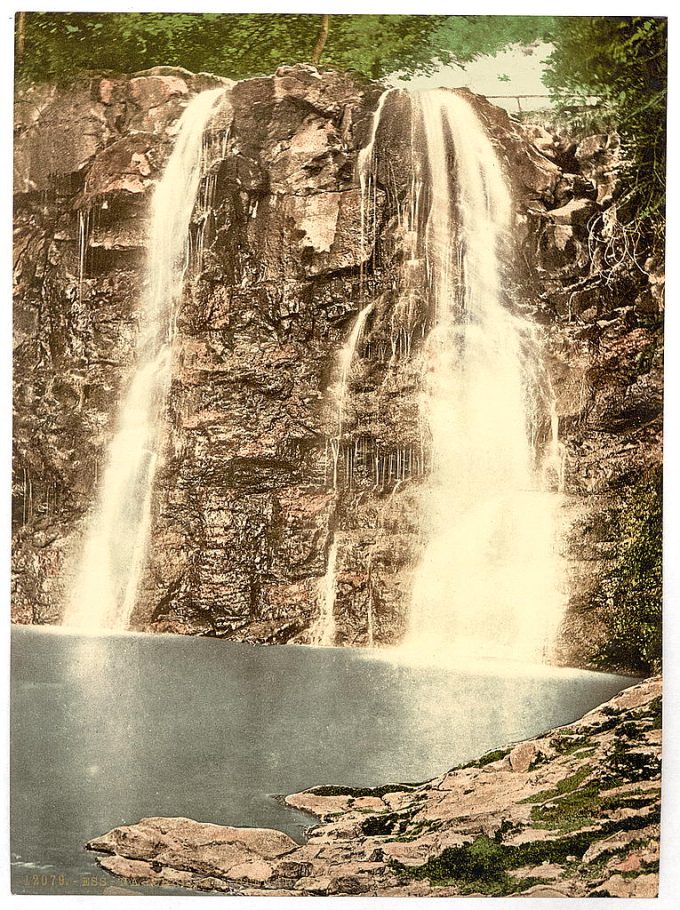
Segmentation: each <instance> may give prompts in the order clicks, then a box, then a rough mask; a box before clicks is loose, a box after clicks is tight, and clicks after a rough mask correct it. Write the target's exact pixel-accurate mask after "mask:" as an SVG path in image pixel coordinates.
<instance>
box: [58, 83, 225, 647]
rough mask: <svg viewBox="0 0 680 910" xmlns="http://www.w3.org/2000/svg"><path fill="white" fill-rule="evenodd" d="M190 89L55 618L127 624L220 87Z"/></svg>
mask: <svg viewBox="0 0 680 910" xmlns="http://www.w3.org/2000/svg"><path fill="white" fill-rule="evenodd" d="M224 91H225V90H224V89H223V88H218V89H210V90H209V91H206V92H202V93H201V94H200V95H197V96H196V97H195V98H193V99H192V100H191V101H190V103H189V104H188V105H187V107H186V109H185V111H184V113H183V114H182V116H181V118H180V120H179V122H178V127H177V139H176V141H175V146H174V148H173V151H172V153H171V155H170V158H169V160H168V163H167V165H166V168H165V171H164V173H163V177H162V179H161V180H160V182H159V183H158V185H157V187H156V190H155V192H154V195H153V201H152V213H151V226H150V232H149V258H148V265H147V288H146V292H145V297H144V302H143V306H142V309H141V314H140V329H139V335H138V338H137V359H136V368H135V372H134V374H133V376H132V380H131V382H130V385H129V387H128V389H127V392H126V393H125V395H124V397H123V399H122V401H121V405H120V411H119V415H118V427H117V430H116V433H115V435H114V437H113V439H112V441H111V444H110V447H109V452H108V461H107V465H106V468H105V470H104V473H103V475H102V480H101V486H100V490H99V496H98V501H97V504H96V507H95V510H94V512H93V514H92V516H91V519H90V523H89V527H88V529H87V532H86V537H85V544H84V549H83V553H82V557H81V562H80V566H79V568H78V572H77V575H76V578H75V582H74V585H73V589H72V591H71V595H70V599H69V602H68V604H67V607H66V611H65V614H64V621H63V623H64V625H68V626H73V627H78V628H82V629H88V630H90V631H93V632H97V631H106V630H111V631H124V630H125V629H127V627H128V624H129V621H130V616H131V614H132V610H133V608H134V605H135V600H136V597H137V591H138V588H139V583H140V580H141V574H142V570H143V568H144V564H145V558H146V550H147V544H148V536H149V530H150V518H151V496H152V489H153V480H154V475H155V471H156V465H157V461H158V451H159V447H160V436H161V431H162V415H163V408H164V404H165V400H166V396H167V391H168V387H169V383H170V367H171V360H172V342H173V337H174V331H175V326H174V323H175V316H176V308H177V304H178V302H179V300H180V297H181V294H182V289H183V283H184V274H185V271H186V267H187V257H188V246H189V224H190V221H191V215H192V211H193V208H194V203H195V200H196V195H197V193H198V188H199V183H200V179H201V161H202V147H203V133H204V130H205V128H206V126H207V125H208V123H209V121H210V119H211V117H212V116H213V114H214V113H215V112H216V110H217V107H218V105H219V103H220V100H221V99H222V97H223V95H224Z"/></svg>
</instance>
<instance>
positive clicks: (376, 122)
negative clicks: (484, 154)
mask: <svg viewBox="0 0 680 910" xmlns="http://www.w3.org/2000/svg"><path fill="white" fill-rule="evenodd" d="M391 91H392V89H388V90H387V91H385V92H383V94H382V95H381V96H380V99H379V100H378V106H377V107H376V110H375V112H374V114H373V122H372V125H371V133H370V136H369V140H368V143H367V144H366V146H365V147H364V148H362V149H361V150H360V152H359V154H358V156H357V174H358V176H359V187H360V191H361V215H360V218H361V224H360V244H361V262H362V275H363V268H364V257H365V250H366V241H367V237H368V234H369V230H368V218H369V214H370V212H371V211H372V212H373V214H375V210H376V199H375V192H376V185H375V141H376V137H377V134H378V128H379V126H380V118H381V116H382V112H383V108H384V105H385V101H386V100H387V98H388V96H389V94H390V92H391ZM373 306H374V304H373V303H369V304H367V305H366V306H365V307H363V309H361V310H360V311H359V314H358V315H357V318H356V319H355V321H354V324H353V326H352V329H351V331H350V333H349V336H348V338H347V341H346V342H345V344H344V345H343V346H342V348H341V349H340V352H339V354H338V359H337V374H338V381H337V383H336V384H335V385H334V386H333V388H332V393H333V398H334V400H335V433H334V435H333V436H332V437H330V439H329V441H328V445H329V448H330V455H331V462H332V467H333V489H334V490H336V491H337V489H338V463H339V459H340V449H341V447H342V433H343V424H344V420H345V409H346V406H347V398H348V395H349V380H350V375H351V370H352V364H353V362H354V356H355V354H356V350H357V346H358V344H359V342H360V340H361V337H362V334H363V331H364V328H365V326H366V320H367V319H368V317H369V316H370V314H371V312H372V310H373ZM329 534H330V545H329V547H328V553H327V557H326V574H325V575H324V577H323V578H322V579H321V583H320V584H319V593H318V597H319V606H320V610H319V617H318V619H317V621H316V623H315V624H314V625H313V626H312V628H311V630H310V641H311V643H312V644H314V645H320V646H326V647H328V646H331V645H333V644H334V642H335V615H334V611H335V598H336V587H337V561H338V542H337V539H336V536H335V532H334V531H333V530H330V532H329ZM369 623H370V620H369ZM369 634H370V633H369Z"/></svg>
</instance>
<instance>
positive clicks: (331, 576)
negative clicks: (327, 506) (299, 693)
mask: <svg viewBox="0 0 680 910" xmlns="http://www.w3.org/2000/svg"><path fill="white" fill-rule="evenodd" d="M337 562H338V542H337V540H336V538H335V535H333V537H332V539H331V544H330V546H329V548H328V557H327V565H326V574H325V575H324V577H323V578H322V579H321V583H320V585H319V600H320V602H321V610H320V612H319V618H318V619H317V621H316V622H315V624H314V625H313V626H312V628H311V629H310V642H311V644H313V645H318V646H320V647H322V648H323V647H325V648H331V647H333V645H334V644H335V590H336V567H337Z"/></svg>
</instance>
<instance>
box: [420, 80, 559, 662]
mask: <svg viewBox="0 0 680 910" xmlns="http://www.w3.org/2000/svg"><path fill="white" fill-rule="evenodd" d="M416 105H417V112H418V115H419V119H420V121H421V123H422V131H423V135H424V151H425V164H426V169H427V171H428V172H429V181H430V197H431V201H430V208H429V214H428V215H427V220H426V225H425V234H424V244H425V248H426V257H427V272H428V276H429V288H430V295H431V302H432V314H433V315H432V320H433V323H432V328H431V330H430V332H429V334H428V336H427V339H426V344H425V351H424V371H423V375H424V388H423V393H422V402H421V419H422V422H423V425H424V429H425V432H426V433H427V434H429V438H430V445H431V453H432V469H431V474H430V477H429V479H428V483H427V486H426V492H425V493H424V501H423V518H422V527H421V530H422V537H423V552H422V556H421V559H420V562H419V565H418V566H417V567H416V570H415V575H414V584H413V595H412V604H411V611H410V627H409V630H408V633H407V637H406V641H405V646H406V647H407V648H412V649H414V650H417V651H418V652H419V653H420V654H421V655H425V654H427V655H431V654H432V653H433V652H442V651H443V652H446V654H448V655H449V656H451V655H465V656H469V657H480V656H481V657H485V656H494V657H511V658H513V659H518V660H541V659H544V658H545V657H547V656H549V652H550V646H551V643H552V640H553V637H554V635H555V634H556V631H557V626H558V624H559V621H560V619H561V615H562V597H561V576H560V564H559V559H558V557H557V555H556V553H555V524H556V508H557V507H558V504H559V499H558V496H557V495H556V494H555V493H553V492H550V491H547V490H545V489H543V487H542V484H541V473H542V472H541V471H540V470H538V469H537V468H536V462H537V460H538V459H537V456H536V453H535V451H534V448H533V446H532V444H531V420H532V415H533V414H534V412H535V410H536V401H537V400H538V399H541V398H542V397H545V390H542V389H539V388H536V387H535V382H534V380H533V377H534V376H535V375H536V370H535V369H534V362H535V360H536V358H540V357H541V351H540V343H539V336H538V333H537V330H536V327H535V326H534V325H533V324H532V323H530V322H529V321H528V320H525V319H523V318H521V317H520V316H518V315H515V314H514V313H513V312H512V310H511V309H510V308H509V306H508V302H509V301H508V299H507V298H508V294H507V292H506V289H505V281H504V266H505V265H506V264H509V263H511V261H512V256H513V250H512V230H513V204H512V196H511V191H510V187H509V183H508V180H507V178H506V176H505V175H504V172H503V167H502V165H501V162H500V161H499V159H498V156H497V155H496V152H495V150H494V147H493V144H492V141H491V139H490V138H489V136H488V134H487V132H486V128H485V127H484V125H483V123H482V122H481V120H480V118H479V117H478V115H477V114H476V112H475V110H474V108H473V106H472V105H471V104H470V103H469V102H468V101H467V100H466V99H465V98H464V97H463V96H462V95H460V94H457V93H454V92H451V91H446V90H436V91H433V92H427V93H423V94H421V95H420V96H417V101H416ZM556 433H557V426H556V424H555V422H554V421H553V440H554V441H553V443H552V445H553V447H556V446H557V444H558V443H557V438H556Z"/></svg>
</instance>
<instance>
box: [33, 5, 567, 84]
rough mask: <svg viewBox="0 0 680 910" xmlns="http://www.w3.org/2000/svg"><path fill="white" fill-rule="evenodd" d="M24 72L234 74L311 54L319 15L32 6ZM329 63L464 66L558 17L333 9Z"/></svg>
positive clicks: (378, 67)
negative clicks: (163, 69)
mask: <svg viewBox="0 0 680 910" xmlns="http://www.w3.org/2000/svg"><path fill="white" fill-rule="evenodd" d="M25 15H26V23H25V31H26V35H25V43H26V54H25V57H24V58H23V60H22V64H21V68H20V76H21V77H22V78H25V79H30V80H34V81H41V80H46V79H50V80H57V81H64V80H68V79H70V78H72V77H73V76H75V75H77V74H78V73H79V72H83V71H87V70H102V69H106V70H118V71H121V72H133V71H135V70H140V69H146V68H148V67H151V66H155V65H166V66H183V67H186V68H187V69H190V70H193V71H194V72H198V71H210V72H214V73H218V74H220V75H224V76H228V77H230V78H232V79H243V78H247V77H249V76H256V75H263V74H266V73H271V72H273V70H274V69H276V67H277V66H279V65H280V64H282V63H298V62H304V61H309V60H311V59H312V56H313V52H314V46H315V42H316V38H317V35H318V34H319V26H320V23H321V21H322V19H323V17H322V16H315V15H307V14H281V13H278V14H277V13H243V14H225V13H203V14H192V13H99V14H97V13H35V12H34V13H27V14H25ZM329 18H330V30H329V35H328V40H327V42H326V44H325V47H324V52H323V61H322V62H323V64H324V66H328V67H332V68H336V69H342V70H354V71H357V72H360V73H363V74H364V75H365V76H367V77H369V78H372V79H379V78H381V77H383V76H386V75H389V74H391V73H393V72H395V71H400V72H402V73H404V74H406V75H407V76H408V75H410V74H414V73H417V72H428V71H431V70H434V69H436V68H437V67H438V66H440V65H441V64H442V63H444V64H451V63H463V62H465V61H469V60H472V59H474V58H475V57H478V56H480V55H482V54H494V53H496V52H497V51H498V50H500V49H501V48H503V47H505V46H506V45H508V44H511V43H516V42H521V43H531V42H533V41H534V40H536V39H540V38H543V39H545V38H548V37H549V36H550V34H551V33H552V23H553V17H551V16H436V15H434V16H433V15H430V16H418V15H410V16H409V15H406V16H405V15H381V14H366V15H332V16H330V17H329Z"/></svg>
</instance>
